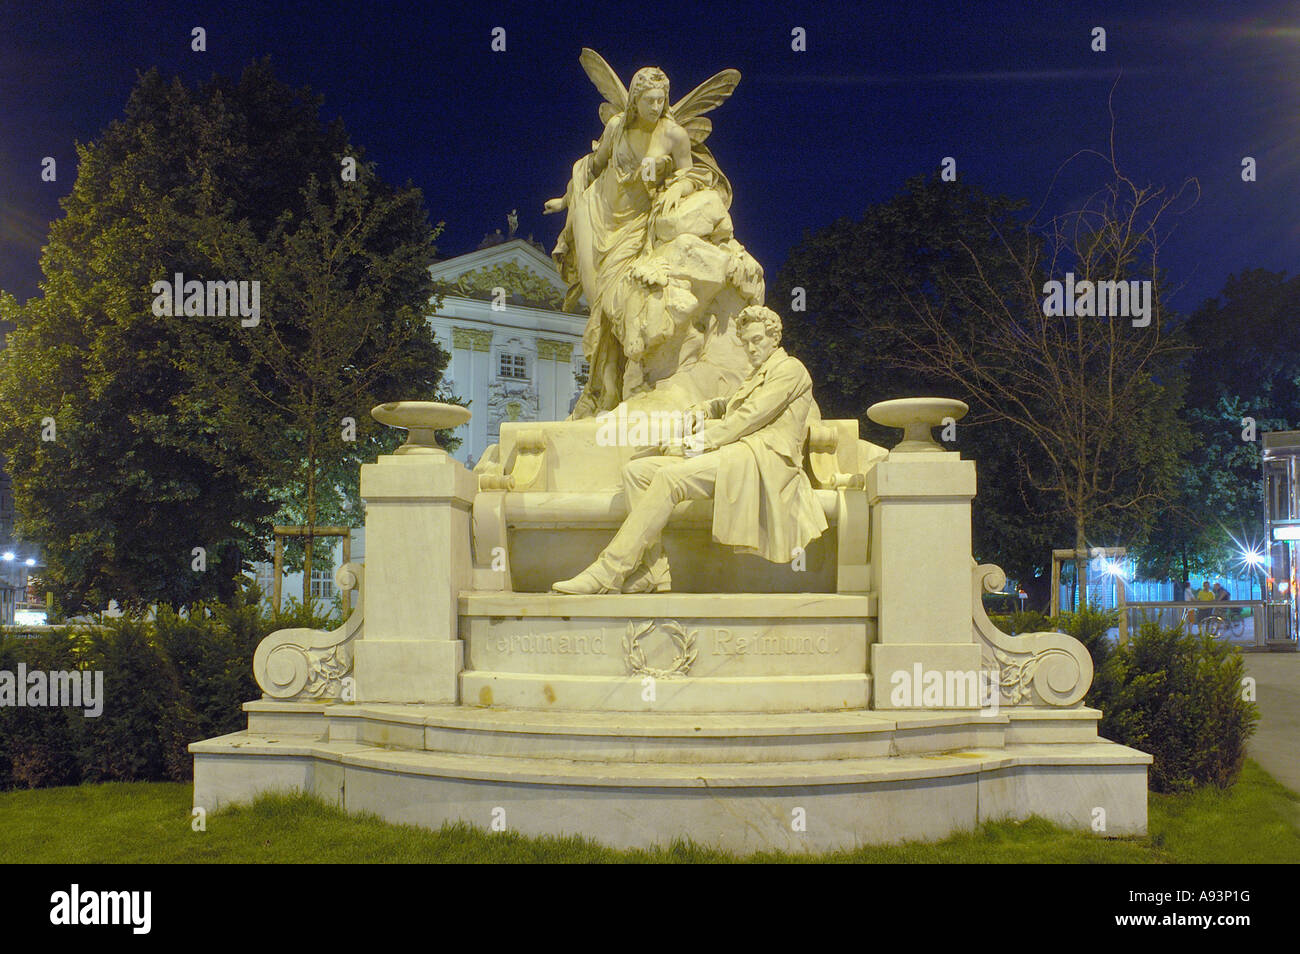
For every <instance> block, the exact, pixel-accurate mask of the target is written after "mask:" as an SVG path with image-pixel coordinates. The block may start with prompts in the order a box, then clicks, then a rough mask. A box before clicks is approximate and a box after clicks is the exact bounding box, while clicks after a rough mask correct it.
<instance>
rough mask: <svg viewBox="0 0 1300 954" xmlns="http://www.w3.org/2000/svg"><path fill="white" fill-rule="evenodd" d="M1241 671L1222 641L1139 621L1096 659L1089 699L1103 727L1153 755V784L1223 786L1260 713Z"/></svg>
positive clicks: (1237, 766) (1234, 772)
mask: <svg viewBox="0 0 1300 954" xmlns="http://www.w3.org/2000/svg"><path fill="white" fill-rule="evenodd" d="M1244 676H1245V668H1244V665H1243V662H1242V658H1241V651H1240V650H1239V649H1237V648H1236V647H1234V646H1232V645H1231V644H1229V643H1228V642H1227V641H1220V640H1215V639H1214V638H1213V637H1211V636H1208V635H1201V636H1194V635H1192V634H1190V633H1186V632H1184V631H1183V630H1182V628H1181V627H1175V628H1171V629H1164V628H1161V627H1160V626H1159V625H1157V624H1156V623H1144V624H1143V625H1142V627H1141V628H1140V629H1139V630H1138V632H1137V633H1136V634H1134V635H1133V636H1132V637H1131V639H1130V641H1129V642H1128V644H1127V645H1123V646H1119V647H1117V648H1115V649H1114V651H1113V652H1112V653H1111V654H1110V656H1109V658H1107V659H1106V660H1105V661H1104V663H1103V664H1102V665H1101V666H1100V667H1099V671H1098V675H1097V679H1096V681H1095V682H1094V694H1093V695H1090V696H1089V704H1090V705H1097V706H1100V707H1101V709H1102V711H1103V712H1104V713H1105V715H1104V717H1103V719H1102V722H1101V725H1100V726H1099V729H1100V731H1101V733H1102V735H1104V736H1105V737H1106V738H1109V739H1113V740H1114V741H1116V742H1121V743H1123V744H1125V745H1130V746H1133V747H1134V748H1136V749H1140V750H1142V751H1144V752H1149V753H1151V755H1152V756H1153V757H1154V759H1155V761H1154V762H1153V763H1152V765H1151V771H1150V776H1149V781H1150V786H1151V788H1152V790H1153V791H1157V792H1181V791H1187V790H1189V789H1192V788H1194V787H1197V786H1206V785H1208V786H1215V787H1218V788H1227V787H1229V786H1230V785H1232V784H1233V783H1234V782H1235V781H1236V779H1237V777H1238V775H1239V773H1240V772H1241V768H1242V764H1243V762H1244V760H1245V756H1246V741H1247V739H1248V738H1249V737H1250V736H1251V734H1252V733H1253V732H1254V731H1255V723H1256V721H1257V720H1258V718H1259V710H1258V708H1257V707H1256V706H1255V704H1254V703H1253V702H1248V701H1246V700H1245V699H1243V697H1242V696H1243V693H1242V679H1243V677H1244Z"/></svg>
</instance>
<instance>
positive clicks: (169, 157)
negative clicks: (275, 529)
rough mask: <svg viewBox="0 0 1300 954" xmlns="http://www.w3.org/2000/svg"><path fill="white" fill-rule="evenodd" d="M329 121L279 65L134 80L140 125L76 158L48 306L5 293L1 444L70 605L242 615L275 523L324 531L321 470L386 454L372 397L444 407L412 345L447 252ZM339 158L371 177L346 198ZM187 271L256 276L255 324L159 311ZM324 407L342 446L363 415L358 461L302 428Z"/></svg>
mask: <svg viewBox="0 0 1300 954" xmlns="http://www.w3.org/2000/svg"><path fill="white" fill-rule="evenodd" d="M319 106H320V100H319V98H318V97H315V96H313V95H312V94H311V93H310V92H309V91H307V90H294V89H291V88H289V87H288V86H286V85H284V84H283V83H281V82H280V81H278V80H277V79H276V78H275V77H274V76H273V74H272V72H271V69H270V66H269V63H267V62H265V61H263V62H259V63H255V64H253V65H252V66H250V67H249V68H248V69H246V70H245V71H244V73H243V75H242V76H241V77H240V78H239V79H237V80H233V79H229V78H223V77H215V78H214V79H213V80H211V81H210V82H208V83H207V84H204V85H202V86H200V87H199V88H197V89H190V88H187V87H186V86H185V85H184V84H182V83H181V82H180V81H179V80H172V81H170V82H169V81H166V80H164V79H163V78H162V77H161V76H160V75H159V74H158V73H157V72H156V71H151V72H149V73H147V74H144V75H142V76H141V77H140V78H139V80H138V82H137V85H136V87H135V89H134V90H133V92H132V94H131V97H130V99H129V101H128V103H127V106H126V110H125V115H124V117H123V118H122V119H121V120H118V121H116V122H114V123H112V124H111V125H110V126H109V127H108V128H107V129H106V130H105V131H104V132H103V134H102V135H101V137H100V138H99V139H98V140H97V141H95V142H92V143H89V144H79V145H78V147H77V149H78V155H79V158H80V162H79V168H78V176H77V181H76V184H75V185H74V187H73V190H72V193H71V194H70V195H69V196H67V197H66V198H65V199H63V200H62V205H63V209H64V212H65V215H64V217H63V218H62V219H60V220H59V221H57V222H55V223H54V224H53V225H52V227H51V230H50V238H49V243H48V245H47V246H46V249H45V252H44V254H43V257H42V268H43V271H44V275H45V278H44V281H43V282H42V285H41V289H42V295H41V296H40V297H39V298H36V299H33V300H32V301H29V302H27V303H26V304H23V305H20V304H18V303H17V302H16V301H15V300H14V299H13V298H12V296H6V295H0V320H4V321H8V322H12V323H13V325H14V327H15V330H14V331H13V332H12V333H11V334H10V335H9V339H8V347H7V348H6V350H5V351H4V352H3V354H0V411H2V412H3V413H0V450H3V451H4V453H5V454H6V456H7V457H8V459H9V462H10V467H11V474H12V478H13V486H14V498H15V505H16V509H17V510H18V512H19V514H20V523H19V531H20V532H21V533H22V534H23V535H24V536H25V537H26V538H27V539H30V540H34V541H37V542H40V543H41V544H43V545H44V548H45V553H46V558H47V562H48V567H47V569H46V571H45V573H44V574H43V576H44V578H45V579H46V581H47V582H48V583H49V584H50V585H51V588H52V589H53V591H54V593H55V596H56V598H57V600H58V602H59V603H60V604H61V605H62V606H63V608H64V609H67V610H70V611H75V610H78V609H80V608H82V607H86V606H103V605H105V604H106V603H107V602H108V600H109V599H113V598H115V599H117V600H118V601H119V602H121V603H122V604H124V605H127V606H138V605H141V604H146V603H150V602H153V601H159V600H168V601H172V602H177V603H181V604H190V603H193V602H194V601H196V600H199V599H203V598H209V597H224V598H227V599H228V598H229V597H230V596H231V593H232V592H233V588H234V583H233V580H234V578H235V577H236V576H237V575H238V574H239V572H240V571H241V570H242V568H243V565H244V564H245V563H246V562H247V561H249V560H252V559H259V558H265V555H266V541H267V539H268V538H269V536H270V526H271V523H272V520H273V518H274V517H275V516H276V512H277V509H278V508H281V507H283V508H285V510H291V509H292V507H293V506H298V507H299V508H300V510H301V511H302V512H304V513H305V514H310V512H311V511H312V504H311V500H312V497H313V495H315V497H317V498H318V500H317V503H316V510H317V511H320V510H322V506H321V503H320V501H319V498H321V497H322V496H323V497H326V498H331V495H332V494H333V493H334V490H333V484H332V483H331V484H329V485H328V486H326V487H324V488H323V490H322V484H321V481H320V479H319V478H317V479H316V483H315V485H314V486H313V485H312V484H311V481H310V480H309V479H308V478H309V475H311V474H320V473H325V472H328V473H334V472H337V471H338V470H339V469H341V468H342V467H343V464H344V461H346V460H348V459H349V458H355V455H356V454H357V453H358V451H359V450H360V449H361V448H362V447H363V446H366V445H367V443H368V442H370V441H371V440H372V439H373V437H374V434H373V432H374V430H375V428H376V425H373V424H372V422H371V421H370V418H369V416H368V414H367V411H368V408H369V406H368V405H367V404H366V402H367V401H370V400H373V399H375V397H376V395H379V394H382V398H380V399H382V400H393V399H396V398H418V397H421V396H431V395H432V390H433V386H434V384H436V380H437V376H438V374H439V372H440V371H441V369H442V367H443V366H444V364H445V356H443V355H441V354H440V352H439V351H438V350H437V348H436V346H435V345H434V344H433V342H432V340H431V339H430V340H428V341H424V340H419V341H417V340H415V338H414V336H413V335H412V333H411V332H412V329H413V328H414V326H415V325H416V324H417V322H416V321H415V316H416V315H417V314H419V313H422V310H423V309H424V308H425V306H426V303H427V301H428V298H429V293H430V291H431V288H430V285H429V281H428V274H427V270H426V266H427V264H428V262H429V261H432V259H433V254H432V252H433V247H432V239H433V237H434V234H433V231H432V229H431V228H430V227H429V225H428V223H427V221H426V220H425V217H424V215H423V212H422V210H421V201H420V198H419V193H418V191H416V190H414V189H411V188H409V187H408V188H406V189H402V190H393V189H391V188H388V187H385V186H383V185H382V184H380V183H379V182H378V180H377V179H376V178H375V177H374V174H373V170H372V169H371V168H370V167H369V166H368V165H367V164H366V163H365V161H364V155H363V153H362V151H361V150H360V149H359V148H357V147H355V146H353V145H352V144H351V143H350V141H349V139H348V137H347V134H346V131H345V130H344V128H343V126H342V124H341V122H337V121H336V122H334V123H330V124H325V123H323V122H322V121H321V120H320V117H319ZM345 157H353V158H355V159H356V160H357V170H358V175H357V181H355V182H347V183H344V182H343V181H342V176H341V161H342V159H343V158H345ZM331 229H338V230H339V231H338V232H337V233H336V234H331V232H330V230H331ZM330 255H332V256H334V257H333V258H321V257H320V256H330ZM312 256H318V259H317V260H316V261H314V262H313V261H312ZM175 273H182V274H184V276H185V277H186V279H187V280H192V279H197V280H201V281H202V280H249V281H252V280H257V281H260V282H261V283H262V284H261V287H262V291H263V299H262V312H263V314H262V316H261V321H260V324H259V325H257V326H253V327H244V326H242V325H241V323H240V319H239V318H237V317H230V316H227V317H225V318H212V317H203V316H184V315H182V316H171V317H159V316H156V315H155V314H154V312H153V307H152V306H153V303H154V298H155V293H154V292H153V290H152V288H153V284H154V283H155V282H157V281H159V280H162V279H171V278H172V276H173V275H174V274H175ZM336 319H337V320H336ZM346 321H351V322H353V324H352V326H351V328H350V330H349V331H347V333H344V329H343V328H342V326H343V325H344V324H345V323H346ZM313 322H315V323H316V324H313ZM394 333H395V337H394V339H393V342H392V345H393V346H392V347H389V342H387V341H383V342H382V343H378V344H377V342H380V341H381V339H383V338H384V336H385V335H388V334H394ZM196 347H197V348H202V349H203V350H201V351H195V350H194V349H195V348H196ZM241 360H242V362H243V363H242V364H240V365H239V366H238V367H237V368H236V367H235V365H236V363H237V362H239V361H241ZM330 361H336V362H338V364H337V366H336V368H335V371H336V372H337V374H338V377H339V381H338V384H337V388H335V390H333V391H331V392H330V393H329V395H328V398H327V397H326V395H325V393H324V392H322V391H321V390H320V387H319V386H318V385H319V383H320V382H321V381H322V380H323V379H325V378H326V377H328V376H329V367H328V366H329V362H330ZM413 364H418V367H416V368H414V369H413V368H412V365H413ZM236 371H237V372H238V373H237V374H236ZM294 374H298V375H299V376H300V377H299V379H298V380H297V381H296V382H295V381H293V380H291V379H292V376H293V375H294ZM221 375H228V376H230V377H231V381H230V382H227V381H217V380H214V377H216V376H221ZM303 378H305V379H306V380H308V381H310V382H311V384H309V385H307V386H306V388H305V390H306V391H308V392H311V393H310V394H309V395H308V396H307V397H306V398H304V397H303V396H302V393H303V390H304V388H303V386H302V385H301V379H303ZM239 387H243V388H244V389H245V390H243V391H242V392H241V393H238V394H237V393H236V391H237V389H238V388H239ZM313 389H315V390H313ZM343 392H346V393H350V394H352V395H354V397H355V403H354V404H353V405H350V406H348V411H349V412H350V414H344V413H341V412H340V408H341V407H342V406H343V404H344V403H345V402H344V401H343V399H342V396H341V394H342V393H343ZM312 394H314V395H315V396H314V397H313V396H311V395H312ZM240 398H242V402H243V403H242V410H241V405H240V404H239V403H238V401H239V399H240ZM376 403H377V401H376ZM275 404H278V405H280V409H279V411H278V413H276V414H275V415H272V416H269V417H268V411H267V408H268V407H271V406H273V405H275ZM304 407H310V408H311V411H312V413H311V415H308V416H307V417H305V418H304V417H302V415H301V413H300V414H299V418H298V419H297V420H295V417H294V413H295V412H301V411H302V409H303V408H304ZM286 409H287V410H286ZM327 411H328V412H329V413H331V414H335V415H336V416H335V417H334V419H333V421H332V424H333V425H334V427H335V428H336V431H335V433H336V434H340V435H341V433H342V432H341V428H342V423H341V420H340V419H341V418H342V417H343V416H352V417H354V418H355V419H356V422H357V436H358V441H357V442H356V443H355V444H353V443H349V442H345V441H342V440H334V441H325V440H323V438H322V437H321V431H320V428H319V427H318V426H317V425H316V424H315V423H313V425H312V427H310V428H308V427H305V426H303V420H307V419H310V420H311V421H312V422H316V421H318V420H323V419H324V418H323V415H324V414H325V413H326V412H327ZM51 425H52V426H51ZM295 428H296V429H295ZM43 436H44V437H45V438H47V439H42V437H43ZM51 438H52V439H51ZM257 439H261V440H263V441H266V442H273V444H267V445H265V446H264V447H254V446H253V445H254V442H255V441H256V440H257ZM389 439H390V440H391V438H389ZM271 446H273V447H274V450H275V454H276V455H277V457H276V459H275V460H274V461H269V457H270V456H271V455H270V453H269V452H268V451H269V447H271ZM255 451H259V452H257V453H255ZM271 464H274V466H271ZM324 509H328V508H324ZM281 516H283V514H281ZM195 547H202V548H203V549H204V551H205V557H204V560H205V563H206V566H205V569H204V570H202V571H200V570H198V569H196V566H198V565H201V564H198V563H197V562H196V555H195V552H194V548H195Z"/></svg>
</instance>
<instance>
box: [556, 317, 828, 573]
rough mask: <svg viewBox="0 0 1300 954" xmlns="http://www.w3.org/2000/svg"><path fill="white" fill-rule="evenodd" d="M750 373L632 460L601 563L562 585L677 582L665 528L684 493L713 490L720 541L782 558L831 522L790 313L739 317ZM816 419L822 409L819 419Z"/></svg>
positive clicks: (694, 496) (695, 495) (807, 381)
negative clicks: (812, 459)
mask: <svg viewBox="0 0 1300 954" xmlns="http://www.w3.org/2000/svg"><path fill="white" fill-rule="evenodd" d="M736 325H737V330H738V332H739V334H740V340H741V343H742V344H743V345H744V348H745V353H746V355H747V356H748V358H749V364H750V368H751V370H750V373H749V377H747V378H746V379H745V380H744V381H743V382H741V385H740V387H739V388H738V389H737V390H736V392H735V394H733V395H732V396H731V397H730V398H715V399H714V400H712V401H709V402H706V403H705V404H701V405H697V406H695V407H693V408H691V409H690V410H691V411H693V412H703V414H702V415H701V416H707V417H708V418H709V420H706V421H705V422H704V424H703V425H702V426H701V427H700V428H699V429H698V430H697V431H696V432H695V433H694V434H688V435H687V436H686V437H685V439H684V441H683V443H682V444H679V445H670V446H668V447H661V448H659V451H660V453H659V454H658V455H657V456H653V457H642V458H639V459H636V460H632V461H630V462H629V463H628V464H627V465H626V466H625V467H624V468H623V488H624V492H625V493H626V495H627V502H628V510H629V512H628V515H627V519H625V520H624V521H623V526H622V527H621V528H620V529H619V531H618V533H617V534H616V535H615V536H614V539H613V540H612V541H611V542H610V544H609V546H607V547H605V549H604V551H603V552H602V553H601V554H600V556H599V557H597V559H596V562H594V563H593V564H592V565H591V566H589V567H587V569H585V570H583V571H582V572H581V573H579V574H578V575H577V576H575V577H574V578H573V579H571V580H561V581H560V582H558V583H555V584H554V585H553V586H552V587H551V589H552V590H554V591H555V592H557V593H620V592H628V593H643V592H664V591H666V590H668V589H670V588H671V583H670V579H669V572H668V560H667V557H666V556H665V555H664V551H663V545H662V544H661V542H660V534H661V533H662V532H663V528H664V525H665V524H667V522H668V518H669V516H670V515H671V514H672V511H673V507H674V506H675V505H676V504H678V503H680V502H681V501H683V500H699V499H706V498H709V497H712V498H713V539H714V540H716V541H718V542H719V543H723V544H726V545H728V546H731V547H735V548H736V549H738V550H740V551H741V552H743V553H754V554H757V555H758V556H761V557H763V558H764V559H765V560H769V561H771V562H772V563H785V562H787V561H789V560H792V559H794V557H795V555H796V549H797V548H803V547H805V546H806V545H807V544H808V542H809V541H810V540H814V539H816V538H817V537H819V536H821V534H822V533H823V531H825V530H826V527H827V524H826V516H825V515H824V514H823V513H822V509H821V507H820V506H819V505H818V503H817V499H816V497H815V496H814V494H813V490H812V485H811V484H810V483H809V482H808V477H807V475H806V474H805V473H804V472H803V445H804V441H805V439H806V438H807V435H808V424H809V418H810V416H813V415H815V413H816V412H815V411H814V408H815V405H814V403H813V396H812V378H810V377H809V375H808V369H807V368H805V367H804V366H803V364H802V363H801V362H800V361H799V360H798V359H796V358H792V357H791V356H790V355H788V354H786V352H785V350H784V349H783V348H781V347H780V342H781V316H780V315H778V314H777V313H776V312H774V311H772V310H771V309H770V308H766V307H764V306H762V305H751V306H750V307H748V308H746V309H744V310H743V311H741V312H740V314H739V315H738V316H737V319H736ZM813 419H814V420H815V416H814V417H813Z"/></svg>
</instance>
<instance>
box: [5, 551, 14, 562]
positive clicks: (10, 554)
mask: <svg viewBox="0 0 1300 954" xmlns="http://www.w3.org/2000/svg"><path fill="white" fill-rule="evenodd" d="M4 558H5V559H6V560H12V559H13V558H14V552H13V551H12V550H6V551H5V553H4Z"/></svg>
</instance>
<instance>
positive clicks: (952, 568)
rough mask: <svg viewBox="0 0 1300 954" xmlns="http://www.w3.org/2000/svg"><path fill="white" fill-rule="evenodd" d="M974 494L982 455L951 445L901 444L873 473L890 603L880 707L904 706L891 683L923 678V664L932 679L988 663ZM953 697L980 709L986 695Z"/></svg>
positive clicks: (874, 520) (880, 645)
mask: <svg viewBox="0 0 1300 954" xmlns="http://www.w3.org/2000/svg"><path fill="white" fill-rule="evenodd" d="M974 496H975V464H974V462H973V461H968V460H962V459H961V457H960V456H959V455H958V454H956V453H952V452H949V451H939V450H937V449H936V450H935V451H929V452H926V451H921V452H915V453H910V452H899V451H894V452H892V453H891V454H890V455H889V458H888V459H887V460H883V461H881V462H880V463H878V464H877V465H876V466H875V467H874V468H873V469H872V470H871V471H870V472H869V473H868V474H867V498H868V500H869V501H870V505H871V568H872V577H873V584H874V585H873V587H872V588H873V589H874V591H875V592H876V594H877V597H878V599H879V606H880V610H879V613H880V615H879V618H878V627H879V628H878V631H877V642H876V644H875V645H874V646H872V651H871V672H872V675H873V677H874V680H873V681H874V683H875V701H874V707H875V708H877V709H889V708H899V706H898V705H895V704H891V691H890V690H891V687H892V686H893V685H895V684H896V683H895V681H894V680H895V679H898V680H901V679H902V677H901V676H899V675H898V674H899V673H906V674H907V679H908V680H909V682H916V681H917V679H916V666H917V664H919V665H920V667H921V673H922V677H924V676H925V675H926V674H929V673H932V672H938V673H940V674H941V676H942V677H943V678H944V679H945V681H947V680H948V678H950V677H949V676H948V674H949V673H953V674H955V673H973V672H977V671H978V670H979V669H980V657H981V653H980V648H979V646H978V645H977V644H976V642H975V638H974V633H973V630H972V625H971V583H970V582H969V581H970V565H971V557H970V553H971V508H970V502H971V499H972V498H973V497H974ZM946 701H947V702H948V703H949V704H948V705H944V706H942V708H978V704H977V700H969V701H968V704H966V705H961V704H958V703H959V702H961V701H963V700H946ZM919 705H920V700H917V701H916V702H914V703H912V704H911V705H909V706H905V707H906V708H910V707H913V706H919ZM930 707H931V708H933V706H930Z"/></svg>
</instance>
